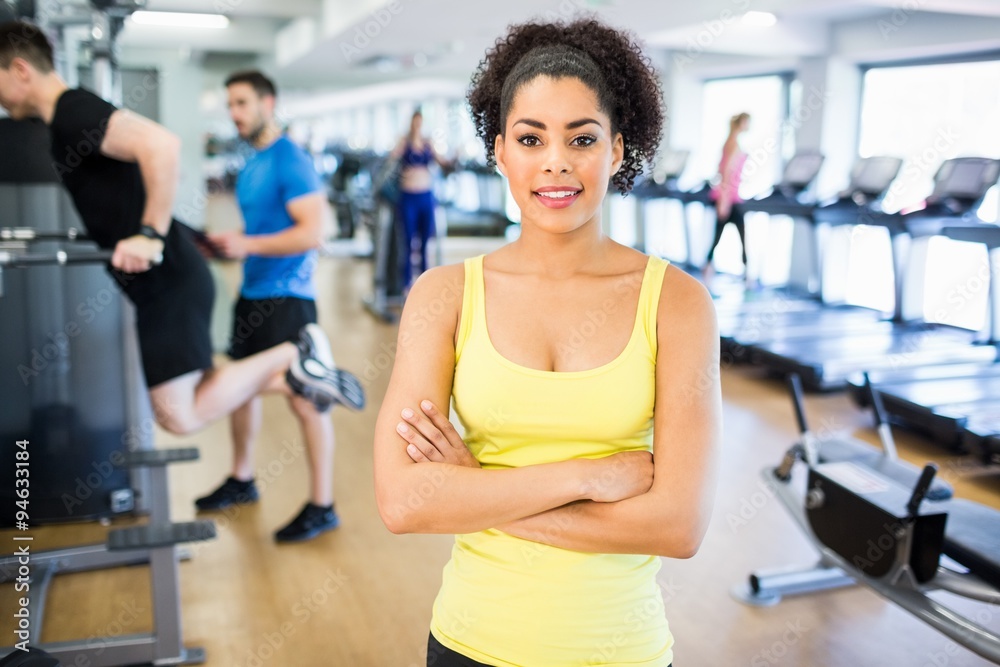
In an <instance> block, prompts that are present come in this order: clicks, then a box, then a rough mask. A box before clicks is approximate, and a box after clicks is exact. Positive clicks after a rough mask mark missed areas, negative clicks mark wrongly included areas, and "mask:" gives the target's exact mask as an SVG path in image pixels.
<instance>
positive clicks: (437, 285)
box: [407, 262, 465, 302]
mask: <svg viewBox="0 0 1000 667" xmlns="http://www.w3.org/2000/svg"><path fill="white" fill-rule="evenodd" d="M464 284H465V262H458V263H457V264H444V265H442V266H435V267H434V268H432V269H428V270H427V271H424V272H423V273H421V274H420V276H419V277H418V278H417V279H416V281H414V283H413V287H412V288H411V289H410V293H409V295H408V296H407V302H409V300H410V299H413V298H417V299H425V298H428V297H433V296H435V295H440V294H441V293H442V291H446V292H454V293H457V294H458V295H459V296H461V294H462V291H463V286H464Z"/></svg>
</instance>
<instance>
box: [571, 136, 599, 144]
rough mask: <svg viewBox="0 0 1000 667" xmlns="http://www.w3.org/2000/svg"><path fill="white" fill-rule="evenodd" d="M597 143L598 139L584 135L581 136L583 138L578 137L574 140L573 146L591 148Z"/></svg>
mask: <svg viewBox="0 0 1000 667" xmlns="http://www.w3.org/2000/svg"><path fill="white" fill-rule="evenodd" d="M595 141H597V137H592V136H590V135H589V134H584V135H581V136H579V137H576V138H575V139H573V145H574V146H590V145H591V144H593V143H594V142H595Z"/></svg>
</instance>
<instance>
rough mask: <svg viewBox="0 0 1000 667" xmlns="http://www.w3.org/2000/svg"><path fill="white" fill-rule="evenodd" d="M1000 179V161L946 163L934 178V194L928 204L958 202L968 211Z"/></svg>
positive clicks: (976, 159) (955, 160) (972, 159)
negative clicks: (949, 200)
mask: <svg viewBox="0 0 1000 667" xmlns="http://www.w3.org/2000/svg"><path fill="white" fill-rule="evenodd" d="M998 178H1000V160H993V159H990V158H982V157H958V158H952V159H950V160H945V161H944V163H943V164H942V165H941V167H940V168H939V169H938V171H937V173H936V174H935V175H934V191H933V192H932V193H931V196H930V197H928V203H930V202H939V201H942V200H948V199H951V200H958V201H959V202H961V203H963V204H965V205H966V206H967V207H969V208H971V207H972V205H974V204H975V203H976V202H978V201H979V200H980V199H982V198H983V197H984V196H985V195H986V191H987V190H989V189H990V188H991V187H993V185H994V184H996V182H997V179H998Z"/></svg>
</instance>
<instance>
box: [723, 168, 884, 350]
mask: <svg viewBox="0 0 1000 667" xmlns="http://www.w3.org/2000/svg"><path fill="white" fill-rule="evenodd" d="M901 164H902V161H901V160H900V159H899V158H892V157H881V156H877V157H869V158H861V159H859V160H858V161H857V162H856V163H855V165H854V168H853V169H852V170H851V177H850V183H849V185H848V187H847V189H846V190H844V191H843V192H841V193H840V194H838V195H837V197H835V198H834V199H832V200H830V201H826V202H823V203H802V202H789V201H780V200H778V201H775V202H773V203H772V204H770V205H767V206H766V207H767V208H770V209H771V210H772V211H775V212H777V211H783V212H784V213H785V214H786V215H790V216H792V217H794V218H795V219H797V220H799V221H804V222H805V223H808V224H809V225H810V227H811V230H812V231H811V233H812V236H813V244H812V245H813V253H812V257H813V261H814V263H815V269H812V268H810V269H809V270H808V273H809V274H810V275H812V274H815V275H816V277H817V278H816V280H817V283H816V289H815V291H814V292H813V293H811V294H807V295H805V296H799V297H798V298H797V297H796V296H795V295H794V294H788V293H787V292H785V291H783V292H781V293H780V294H779V293H775V294H772V295H771V297H770V298H764V299H759V300H757V301H752V302H746V303H744V304H741V307H740V308H738V309H729V310H723V309H721V308H720V309H719V310H722V311H723V312H720V317H719V334H720V337H721V342H722V347H723V350H724V351H725V352H726V353H727V354H728V355H729V356H731V357H732V358H733V359H735V360H741V359H743V358H744V356H745V352H746V350H747V348H748V347H749V346H751V345H757V344H760V343H762V342H764V341H768V342H772V341H775V340H781V339H785V338H797V337H801V336H811V335H814V334H819V335H830V334H831V333H834V332H836V333H851V332H854V331H870V330H871V329H872V328H873V327H876V328H877V326H878V325H876V324H875V323H876V322H878V321H879V320H883V319H887V318H888V317H889V315H888V314H886V313H881V312H879V311H876V310H873V309H871V308H864V307H861V306H852V305H846V304H842V303H836V302H831V301H830V300H828V298H827V294H826V290H824V287H823V286H824V282H823V276H824V255H825V253H824V251H823V249H824V246H825V245H826V243H825V238H826V235H827V233H828V231H829V229H830V228H831V227H836V226H841V225H856V224H858V222H859V221H861V220H864V219H866V218H868V217H871V216H872V215H878V214H880V213H881V209H880V205H881V202H882V199H883V198H884V196H885V195H886V193H887V192H888V190H889V186H890V185H891V184H892V181H893V180H894V179H895V177H896V175H897V174H898V173H899V168H900V166H901Z"/></svg>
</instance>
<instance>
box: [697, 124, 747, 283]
mask: <svg viewBox="0 0 1000 667" xmlns="http://www.w3.org/2000/svg"><path fill="white" fill-rule="evenodd" d="M749 128H750V114H748V113H745V112H744V113H738V114H736V115H735V116H733V117H732V118H730V119H729V137H727V138H726V143H725V144H724V145H723V146H722V159H721V160H720V161H719V174H718V176H717V182H716V184H715V185H714V186H712V192H711V197H712V201H713V202H715V213H716V221H715V240H713V241H712V249H711V250H709V251H708V258H707V259H706V260H705V275H706V278H707V277H710V276H711V274H712V270H713V269H712V257H713V256H714V255H715V248H716V246H718V245H719V240H720V239H721V238H722V230H723V229H725V227H726V223H729V222H731V223H733V224H734V225H736V231H737V232H739V234H740V242H741V243H742V245H743V267H744V274H745V273H746V266H747V242H746V230H745V228H744V224H743V211H742V210H741V209H740V208H739V207H738V206H734V204H738V203H740V202H742V201H743V200H742V199H740V178H741V176H742V174H743V165H744V164H745V163H746V161H747V154H746V153H744V152H743V149H742V148H740V143H739V137H740V135H741V134H743V133H744V132H746V131H747V130H748V129H749ZM747 279H748V280H749V276H747Z"/></svg>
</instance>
